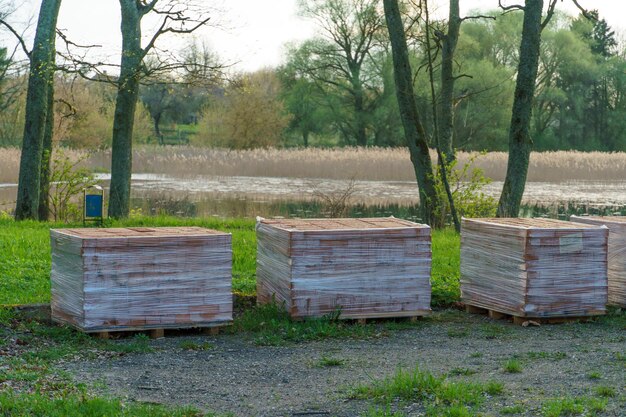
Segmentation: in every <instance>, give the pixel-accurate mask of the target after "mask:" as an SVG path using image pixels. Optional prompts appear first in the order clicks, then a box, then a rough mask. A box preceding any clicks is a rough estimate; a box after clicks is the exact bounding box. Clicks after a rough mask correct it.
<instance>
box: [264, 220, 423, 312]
mask: <svg viewBox="0 0 626 417" xmlns="http://www.w3.org/2000/svg"><path fill="white" fill-rule="evenodd" d="M257 245H258V253H257V300H258V302H259V303H268V302H271V301H275V302H277V303H281V304H282V303H284V305H285V307H286V309H287V310H288V311H289V313H290V315H291V316H292V317H294V318H304V317H320V316H324V315H328V314H337V313H339V314H340V318H357V319H365V318H384V317H416V316H421V315H424V314H428V313H429V312H430V298H431V286H430V273H431V237H430V228H429V227H428V226H425V225H420V224H416V223H412V222H409V221H406V220H400V219H395V218H374V219H280V220H266V219H258V223H257Z"/></svg>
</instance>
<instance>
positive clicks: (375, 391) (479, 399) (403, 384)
mask: <svg viewBox="0 0 626 417" xmlns="http://www.w3.org/2000/svg"><path fill="white" fill-rule="evenodd" d="M496 385H497V383H488V384H484V383H475V382H469V381H463V382H452V381H449V380H447V379H446V377H445V376H441V377H436V376H434V375H433V374H431V373H430V372H425V371H421V370H420V369H419V367H416V368H415V369H414V370H413V371H405V370H402V369H399V370H398V371H397V372H396V373H395V374H394V375H393V376H391V377H388V378H385V379H382V380H376V381H373V382H372V384H370V385H362V386H358V387H356V388H355V389H354V391H353V393H352V396H353V397H354V398H360V399H373V400H375V401H378V402H382V403H385V404H389V403H390V402H391V401H394V400H400V401H422V402H424V403H425V405H426V406H427V415H432V416H445V415H450V416H453V415H456V416H465V415H467V416H470V415H473V413H472V412H471V411H472V410H473V409H474V408H476V407H478V406H480V405H481V404H482V403H483V402H484V400H485V398H487V395H494V394H491V393H494V392H495V391H498V390H496V389H494V387H495V386H496ZM499 387H500V390H499V392H501V390H502V386H501V384H499ZM490 391H491V393H490Z"/></svg>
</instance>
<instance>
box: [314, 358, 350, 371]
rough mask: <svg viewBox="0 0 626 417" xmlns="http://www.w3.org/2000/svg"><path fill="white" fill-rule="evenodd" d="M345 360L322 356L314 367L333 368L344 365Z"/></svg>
mask: <svg viewBox="0 0 626 417" xmlns="http://www.w3.org/2000/svg"><path fill="white" fill-rule="evenodd" d="M345 363H346V361H345V359H339V358H333V357H329V356H322V357H321V358H320V360H319V361H317V363H316V366H318V367H320V368H335V367H338V366H343V365H345Z"/></svg>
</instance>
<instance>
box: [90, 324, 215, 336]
mask: <svg viewBox="0 0 626 417" xmlns="http://www.w3.org/2000/svg"><path fill="white" fill-rule="evenodd" d="M222 327H224V326H223V325H222V326H212V327H201V328H189V327H188V328H158V329H143V330H137V329H111V330H101V331H96V332H90V333H88V334H89V335H91V336H93V337H96V338H98V339H111V338H119V337H124V336H129V335H132V334H136V333H144V334H147V335H148V336H149V337H150V339H161V338H164V337H165V336H166V331H167V332H168V333H170V334H174V332H177V333H179V332H181V331H185V330H187V331H190V330H192V329H198V330H199V331H200V333H201V334H202V335H206V336H217V335H218V334H220V331H221V329H222Z"/></svg>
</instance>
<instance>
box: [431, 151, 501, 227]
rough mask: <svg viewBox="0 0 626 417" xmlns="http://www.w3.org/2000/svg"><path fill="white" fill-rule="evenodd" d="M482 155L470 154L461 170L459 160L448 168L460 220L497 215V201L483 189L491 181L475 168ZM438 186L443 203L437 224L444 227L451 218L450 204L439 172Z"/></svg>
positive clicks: (448, 176) (437, 176) (437, 177)
mask: <svg viewBox="0 0 626 417" xmlns="http://www.w3.org/2000/svg"><path fill="white" fill-rule="evenodd" d="M481 155H484V153H475V154H470V155H469V158H468V159H467V161H466V162H465V163H464V164H463V167H462V168H460V169H457V164H458V159H457V160H454V161H453V162H452V163H451V164H449V165H448V166H447V167H446V173H447V178H448V182H449V183H450V188H451V192H452V199H453V200H454V205H455V207H456V210H457V213H458V216H459V218H461V217H493V216H494V215H495V214H496V208H497V201H496V200H495V198H493V197H491V196H487V195H485V193H484V192H483V188H484V187H485V186H486V185H489V184H490V183H491V179H489V178H487V177H485V175H484V173H483V171H482V170H481V169H480V168H475V167H474V162H475V161H476V159H477V158H478V157H479V156H481ZM436 186H437V193H438V194H439V196H440V201H442V202H443V204H442V207H441V213H440V215H439V219H438V220H437V222H438V223H440V224H441V225H443V224H445V223H446V219H447V218H448V217H449V216H450V204H449V202H448V197H447V194H446V192H445V188H444V183H443V180H442V175H441V173H440V172H439V171H437V175H436Z"/></svg>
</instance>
